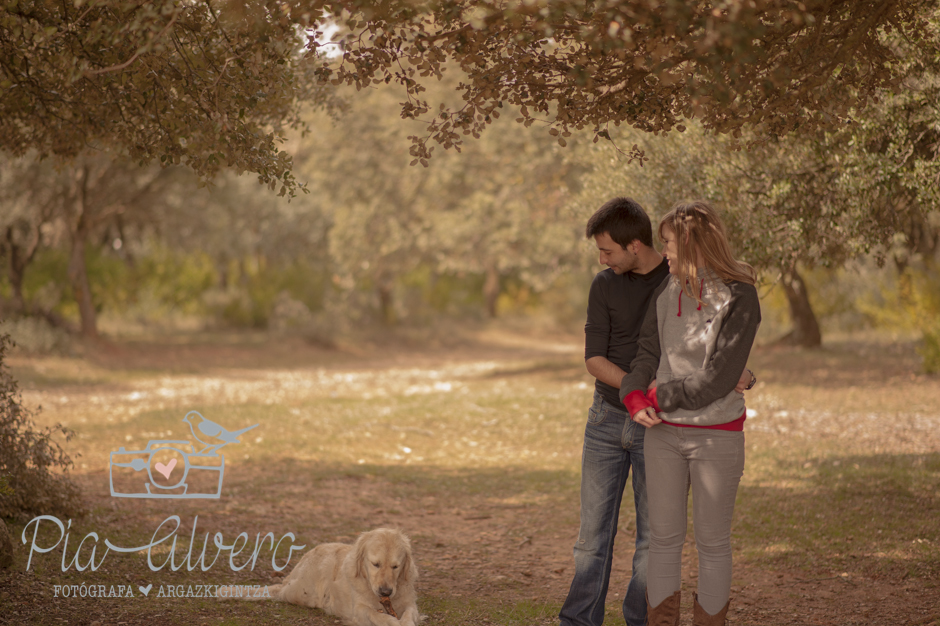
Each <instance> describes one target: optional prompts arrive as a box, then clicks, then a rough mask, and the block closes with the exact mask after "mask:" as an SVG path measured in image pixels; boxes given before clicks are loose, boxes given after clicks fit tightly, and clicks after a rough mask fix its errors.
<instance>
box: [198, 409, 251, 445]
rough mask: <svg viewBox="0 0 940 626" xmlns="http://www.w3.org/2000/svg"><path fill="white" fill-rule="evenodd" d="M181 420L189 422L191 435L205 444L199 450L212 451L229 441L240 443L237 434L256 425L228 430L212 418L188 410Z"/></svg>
mask: <svg viewBox="0 0 940 626" xmlns="http://www.w3.org/2000/svg"><path fill="white" fill-rule="evenodd" d="M183 421H184V422H186V423H187V424H189V430H190V432H192V434H193V437H195V438H196V440H197V441H199V443H201V444H203V445H204V446H206V448H204V449H203V450H201V452H213V451H216V450H219V449H220V448H222V447H223V446H226V445H228V444H230V443H241V442H240V441H239V440H238V436H239V435H241V434H242V433H245V432H248V431H249V430H251V429H252V428H256V427H257V426H258V425H257V424H255V425H254V426H249V427H248V428H242V429H241V430H235V431H230V430H226V429H225V428H223V427H222V426H220V425H219V424H216V423H215V422H213V421H212V420H208V419H206V418H204V417H203V416H202V415H200V414H199V412H198V411H190V412H189V413H187V414H186V417H184V418H183ZM197 431H198V432H197Z"/></svg>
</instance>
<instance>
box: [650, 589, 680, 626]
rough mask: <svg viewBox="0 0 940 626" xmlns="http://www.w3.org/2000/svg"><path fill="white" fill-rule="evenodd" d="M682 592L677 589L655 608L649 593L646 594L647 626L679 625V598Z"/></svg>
mask: <svg viewBox="0 0 940 626" xmlns="http://www.w3.org/2000/svg"><path fill="white" fill-rule="evenodd" d="M681 597H682V592H681V591H677V592H675V593H674V594H672V595H671V596H669V597H668V598H666V599H665V600H663V601H662V602H660V603H659V606H657V607H656V608H655V609H654V608H653V607H651V606H650V596H649V593H647V594H646V626H679V599H680V598H681Z"/></svg>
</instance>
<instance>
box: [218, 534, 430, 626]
mask: <svg viewBox="0 0 940 626" xmlns="http://www.w3.org/2000/svg"><path fill="white" fill-rule="evenodd" d="M417 578H418V568H417V566H416V565H415V562H414V558H412V556H411V542H410V541H409V540H408V538H407V537H406V536H405V535H404V534H402V533H401V531H398V530H392V529H389V528H379V529H377V530H371V531H369V532H365V533H362V534H361V535H359V538H358V539H357V540H356V543H354V544H353V545H349V544H345V543H324V544H320V545H318V546H317V547H315V548H314V549H313V550H311V551H309V552H308V553H307V554H305V555H304V556H303V558H302V559H301V560H300V563H298V564H297V567H295V568H294V569H293V570H292V571H291V573H290V574H288V576H287V578H285V579H284V582H283V584H280V585H270V586H269V587H267V595H269V596H270V599H271V600H280V601H281V602H290V603H291V604H299V605H302V606H309V607H311V608H319V609H323V610H324V611H326V612H327V613H329V614H331V615H335V616H337V617H340V618H342V619H343V620H345V621H346V623H347V624H350V625H352V626H415V625H416V624H418V623H419V622H420V621H421V616H420V615H419V613H418V607H417V604H416V603H415V602H416V600H417V596H416V594H415V588H414V582H415V580H417ZM231 595H232V592H231V590H230V589H228V588H224V587H223V588H220V589H219V590H218V592H217V597H219V598H223V599H225V598H227V597H230V596H231ZM252 595H253V596H258V595H262V594H252ZM383 597H385V598H388V599H389V600H390V601H391V607H392V610H393V611H394V613H395V614H397V615H398V619H396V618H394V617H392V616H391V615H389V614H388V613H387V612H386V611H385V609H384V608H383V605H382V602H381V600H382V598H383ZM240 599H244V600H252V599H261V598H256V597H252V598H248V597H247V595H246V597H243V598H240Z"/></svg>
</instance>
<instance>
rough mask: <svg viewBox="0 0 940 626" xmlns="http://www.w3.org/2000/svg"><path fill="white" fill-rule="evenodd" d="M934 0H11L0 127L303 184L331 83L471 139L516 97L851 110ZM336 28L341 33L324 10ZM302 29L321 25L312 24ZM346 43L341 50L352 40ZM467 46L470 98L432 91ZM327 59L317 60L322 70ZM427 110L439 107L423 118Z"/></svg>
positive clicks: (725, 116)
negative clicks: (298, 177) (317, 109)
mask: <svg viewBox="0 0 940 626" xmlns="http://www.w3.org/2000/svg"><path fill="white" fill-rule="evenodd" d="M934 6H935V2H934V0H852V1H849V0H836V1H832V0H825V1H824V0H811V1H808V2H796V1H795V0H725V1H723V2H705V1H696V2H685V1H682V0H668V1H666V2H662V3H650V2H648V1H647V0H626V1H620V0H617V1H614V0H602V1H597V0H535V1H532V2H520V1H516V0H513V1H511V2H505V1H503V0H434V1H431V2H428V3H422V4H415V3H413V2H411V1H410V0H388V1H384V2H373V1H372V0H276V1H275V0H256V1H254V2H233V1H223V0H216V1H215V2H213V1H212V0H206V1H205V2H178V1H177V0H156V1H154V2H146V3H136V2H131V1H130V0H96V1H94V2H89V3H87V4H85V3H81V2H74V3H71V2H64V3H63V2H55V1H53V0H14V1H13V2H8V3H6V4H5V5H4V7H3V8H2V9H0V89H3V96H2V99H0V137H2V138H3V139H2V144H0V147H3V148H6V149H8V150H11V151H13V152H14V153H15V154H24V153H25V151H26V150H27V149H29V148H33V147H35V149H37V150H38V151H39V153H40V154H42V155H48V154H59V155H64V156H74V155H76V154H77V153H78V152H79V151H80V150H81V149H83V148H84V146H85V145H87V144H91V145H106V146H108V147H110V149H112V150H114V151H115V152H120V153H124V154H126V155H128V156H129V157H130V158H131V159H133V160H134V161H136V162H139V163H148V162H150V161H152V160H159V161H160V162H161V163H177V162H182V163H184V164H186V165H188V166H189V167H191V168H193V169H194V170H195V171H196V172H198V173H199V174H201V175H203V176H211V175H212V174H213V173H214V172H216V171H217V170H218V169H219V168H220V167H221V166H231V167H234V168H235V169H236V170H239V171H250V172H255V173H257V174H258V176H259V178H260V179H261V180H262V182H265V183H268V184H270V185H273V186H276V185H277V184H278V183H280V184H281V191H282V192H285V193H287V192H292V191H293V189H294V188H295V181H294V179H293V177H292V175H291V173H290V168H291V160H290V157H289V156H288V155H286V154H285V153H284V152H283V151H282V150H280V149H279V148H278V147H277V142H278V140H279V139H280V138H281V137H282V133H283V130H284V129H285V128H288V127H295V126H298V125H301V124H300V113H299V103H300V102H310V103H313V104H315V105H328V104H329V103H330V97H331V91H330V87H331V86H335V85H338V84H343V83H345V84H347V85H355V86H356V87H357V88H361V87H364V86H369V85H373V84H382V83H391V82H395V83H396V84H398V85H400V86H402V87H403V88H404V89H405V91H406V94H407V95H406V100H405V101H404V102H403V103H402V105H401V113H402V116H403V117H405V118H408V119H423V121H424V122H425V124H426V127H427V132H426V133H424V134H415V135H413V136H412V140H413V142H414V145H413V146H412V154H413V156H414V157H415V159H416V160H417V161H421V162H426V161H427V158H428V157H429V156H430V151H431V148H430V147H429V146H428V142H429V141H434V142H436V143H438V144H441V145H443V146H444V147H445V148H446V147H459V145H460V143H461V141H462V140H463V137H464V136H465V135H473V136H478V135H479V134H480V132H481V131H482V130H483V129H484V128H485V127H486V126H487V125H488V124H489V123H491V122H492V121H493V120H494V119H496V118H497V117H498V116H499V114H500V112H501V111H503V110H504V109H503V108H504V106H505V105H511V106H514V107H517V108H518V110H519V117H520V119H521V120H522V121H523V122H524V123H525V124H528V125H531V124H533V123H534V122H536V121H541V120H543V119H544V121H545V122H546V123H547V125H548V126H549V132H551V133H554V135H555V136H556V137H557V139H558V141H559V142H560V143H562V144H564V143H565V141H566V137H568V136H569V135H568V134H569V133H570V132H571V129H572V128H574V129H583V128H586V129H588V130H592V131H593V132H594V133H595V136H596V137H606V136H609V132H610V124H614V125H617V124H620V123H626V124H629V125H632V126H635V127H636V128H639V129H641V130H644V131H651V132H659V131H668V130H670V129H673V128H676V129H680V127H682V126H683V124H684V123H685V122H684V119H685V118H695V119H697V120H699V121H700V122H701V123H702V124H703V125H704V126H705V127H706V128H709V129H712V130H715V131H718V132H722V133H725V132H732V133H737V132H739V131H741V130H742V129H744V128H752V129H755V131H756V133H757V135H758V136H759V137H762V138H763V137H767V136H783V135H785V134H787V133H788V132H790V131H793V130H794V129H796V128H799V129H800V132H807V131H810V130H813V129H817V128H823V127H831V126H833V125H837V124H838V123H839V122H840V120H842V119H844V117H845V115H847V113H848V112H849V111H850V110H851V109H853V108H855V109H859V108H862V107H864V105H865V104H866V103H867V102H868V101H869V100H870V99H871V98H872V97H873V96H874V95H875V94H877V93H878V92H879V91H880V90H883V89H885V88H889V87H891V86H894V85H897V84H899V81H900V80H901V79H902V78H903V77H904V72H905V70H906V68H907V67H908V66H907V65H905V64H902V63H900V62H899V60H900V59H902V58H904V57H905V56H910V55H912V54H913V55H918V54H922V52H921V51H922V50H923V49H925V48H926V47H927V46H925V45H924V43H923V40H922V39H921V33H922V32H923V31H924V29H925V23H926V20H927V17H926V15H927V12H928V11H929V10H932V8H933V7H934ZM334 26H336V27H339V28H340V29H341V30H340V36H339V38H338V39H337V40H336V41H334V42H328V41H326V38H325V36H324V33H325V32H326V31H327V29H328V28H331V27H334ZM301 33H303V34H305V35H306V41H304V39H303V37H302V36H301ZM304 45H305V46H306V49H307V51H308V53H307V55H306V56H305V57H304V58H302V56H301V54H300V51H301V48H302V47H303V46H304ZM337 46H338V47H339V49H340V50H341V54H339V55H336V54H333V53H334V52H335V50H336V49H337ZM448 62H452V63H453V64H454V66H455V67H459V68H460V70H461V71H462V72H463V73H464V74H465V75H466V79H465V80H461V82H460V83H459V84H458V86H457V87H456V89H457V91H458V92H459V93H460V96H461V99H462V104H459V105H455V106H453V107H445V108H444V109H443V110H440V111H435V112H434V113H433V114H432V112H431V110H430V108H429V105H428V102H427V101H426V100H425V99H424V98H423V96H422V94H423V92H424V91H425V90H426V88H427V85H428V83H430V82H431V81H434V80H436V79H437V78H439V77H440V76H441V75H442V73H443V72H444V71H445V69H446V67H447V66H446V64H447V63H448ZM314 77H315V78H316V80H315V81H314ZM425 116H427V118H426V119H425Z"/></svg>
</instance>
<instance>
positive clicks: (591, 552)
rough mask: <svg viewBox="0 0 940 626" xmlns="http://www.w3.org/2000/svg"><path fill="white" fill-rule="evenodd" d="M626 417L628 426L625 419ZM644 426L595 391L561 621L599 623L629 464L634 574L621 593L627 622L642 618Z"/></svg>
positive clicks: (580, 625)
mask: <svg viewBox="0 0 940 626" xmlns="http://www.w3.org/2000/svg"><path fill="white" fill-rule="evenodd" d="M625 423H627V424H628V426H627V428H624V424H625ZM645 430H646V429H645V428H644V427H643V426H641V425H640V424H636V423H635V422H632V421H630V419H629V417H628V416H627V414H626V413H625V412H624V411H622V410H620V409H617V408H615V407H614V406H612V405H611V404H610V403H608V402H605V401H604V399H603V398H602V397H601V396H600V394H598V393H597V392H596V391H595V392H594V404H592V405H591V409H590V410H589V411H588V422H587V426H586V427H585V429H584V451H583V453H582V456H581V530H580V531H579V532H578V542H577V544H575V546H574V580H572V581H571V589H570V590H569V591H568V597H567V599H565V604H564V606H562V607H561V613H560V614H559V617H560V618H561V624H562V626H600V625H601V624H603V623H604V600H605V598H606V597H607V585H608V583H609V582H610V566H611V561H612V559H613V553H614V537H615V536H616V535H617V524H618V520H619V517H620V502H621V500H622V499H623V490H624V487H626V484H627V477H628V476H629V474H630V469H631V468H633V502H634V505H635V506H636V552H634V554H633V577H632V578H631V579H630V585H629V586H628V587H627V594H626V596H624V599H623V617H624V619H625V620H626V621H627V624H628V626H644V625H645V624H646V561H647V556H648V553H649V537H650V531H649V528H650V526H649V511H648V509H647V505H646V471H645V467H644V463H643V439H644V434H645V432H644V431H645Z"/></svg>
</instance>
